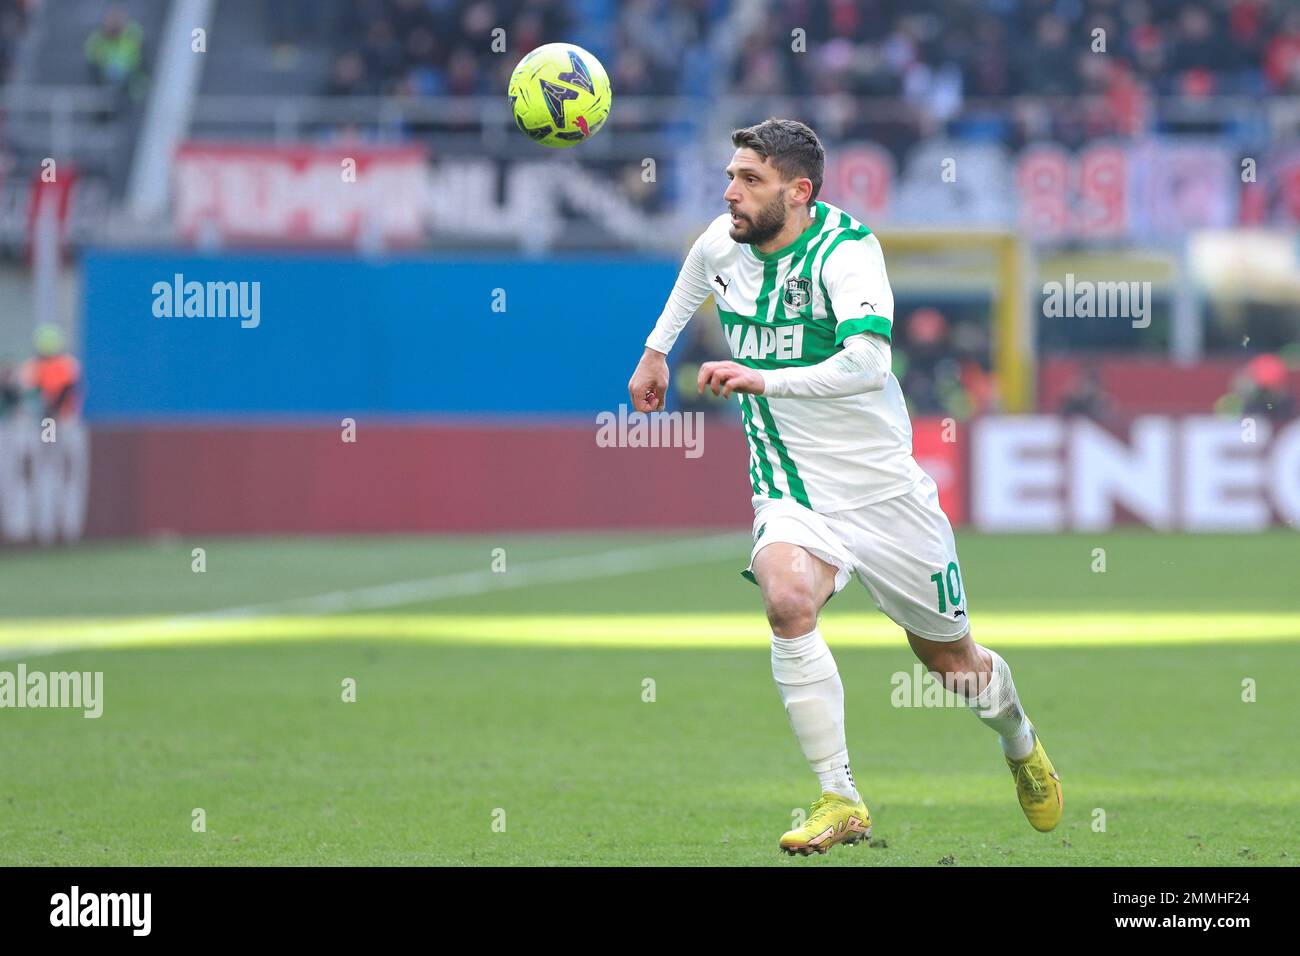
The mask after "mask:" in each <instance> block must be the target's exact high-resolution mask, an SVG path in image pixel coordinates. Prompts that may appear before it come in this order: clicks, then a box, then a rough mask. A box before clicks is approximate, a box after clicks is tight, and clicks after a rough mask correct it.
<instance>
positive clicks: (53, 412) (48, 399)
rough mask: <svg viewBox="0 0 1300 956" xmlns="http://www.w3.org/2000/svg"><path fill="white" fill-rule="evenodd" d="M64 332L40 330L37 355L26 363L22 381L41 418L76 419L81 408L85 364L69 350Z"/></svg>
mask: <svg viewBox="0 0 1300 956" xmlns="http://www.w3.org/2000/svg"><path fill="white" fill-rule="evenodd" d="M64 343H65V339H64V335H63V330H62V329H60V328H59V327H58V326H57V325H42V326H41V327H40V328H38V329H37V330H36V356H35V357H34V358H30V359H28V360H27V361H26V362H24V363H23V367H22V371H21V374H20V380H21V383H22V386H23V388H24V389H25V390H26V391H27V392H28V394H30V395H31V396H32V398H33V399H34V401H35V402H36V410H37V413H38V417H39V418H42V419H44V418H54V419H60V418H68V417H75V416H76V415H77V414H78V412H79V411H80V409H81V363H79V362H78V361H77V360H76V359H75V358H73V357H72V356H71V355H70V354H69V353H68V352H67V351H66V347H65V344H64Z"/></svg>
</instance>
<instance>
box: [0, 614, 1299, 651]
mask: <svg viewBox="0 0 1300 956" xmlns="http://www.w3.org/2000/svg"><path fill="white" fill-rule="evenodd" d="M973 627H974V633H975V636H976V639H977V640H979V641H981V642H982V643H985V644H989V645H992V646H994V647H1003V646H1008V647H1010V646H1015V647H1097V646H1123V645H1178V644H1209V643H1217V642H1224V641H1300V614H1226V613H1225V614H1181V613H1171V614H1159V613H1149V614H1144V613H1108V614H1068V613H1065V614H992V613H990V614H977V615H976V616H975V620H974V623H973ZM822 632H823V633H824V634H825V635H826V638H827V640H828V641H830V643H831V644H832V645H833V646H835V647H895V646H899V645H900V643H902V642H903V640H904V638H903V635H902V632H901V630H899V628H898V627H897V626H896V625H894V624H893V623H892V622H890V621H889V620H888V619H887V618H885V617H883V616H882V615H879V614H839V615H833V616H827V617H823V619H822ZM769 633H770V632H769V631H768V629H767V625H766V622H765V621H764V620H763V617H762V615H761V614H758V613H728V614H718V613H714V614H664V615H659V614H630V615H607V614H599V615H596V614H593V615H574V614H557V615H438V614H358V615H338V614H330V615H297V616H291V615H268V616H265V617H242V618H220V617H143V618H132V619H121V618H115V619H110V618H35V619H30V620H16V619H8V620H4V621H0V654H2V655H3V656H4V657H6V658H11V659H12V658H14V657H16V656H20V655H22V654H24V653H26V654H38V653H54V652H58V651H60V650H70V649H73V648H94V647H105V648H111V647H148V646H166V645H190V644H199V643H203V644H212V643H244V642H249V643H251V642H277V641H306V640H344V639H364V640H410V641H423V642H429V643H442V644H480V645H524V646H534V647H639V648H737V647H752V648H760V647H765V646H766V645H767V643H768V641H769Z"/></svg>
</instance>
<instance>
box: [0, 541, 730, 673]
mask: <svg viewBox="0 0 1300 956" xmlns="http://www.w3.org/2000/svg"><path fill="white" fill-rule="evenodd" d="M744 537H747V536H744ZM742 540H744V538H743V537H742V533H733V534H722V535H714V536H712V537H708V538H696V539H686V540H676V541H665V542H662V543H660V544H652V545H642V546H638V547H632V548H616V549H614V550H612V551H598V552H596V553H594V554H578V555H573V556H571V557H566V558H548V559H544V560H541V561H532V562H530V563H528V564H521V565H517V566H515V567H513V568H511V567H510V566H509V565H507V569H506V570H505V571H504V572H496V571H492V570H480V571H464V572H461V573H459V574H445V575H440V576H437V577H431V578H415V579H413V580H410V581H394V582H391V583H389V584H376V585H370V586H367V587H361V588H348V589H346V590H339V591H327V592H325V593H324V594H316V595H312V596H310V597H302V598H286V599H285V600H282V601H267V602H264V603H261V604H244V605H238V606H235V607H226V608H219V609H217V610H212V611H195V612H193V613H189V614H178V615H174V616H172V617H168V618H163V619H162V620H160V621H149V622H140V621H123V622H121V623H118V624H104V625H100V626H98V627H93V628H90V629H89V630H88V631H86V636H87V637H90V638H103V637H111V636H112V635H114V634H120V633H122V632H123V631H130V630H131V629H133V628H135V627H138V626H140V624H141V623H148V624H149V625H150V626H151V627H157V626H159V625H161V626H162V627H164V628H168V629H175V630H180V631H183V630H186V629H189V628H193V627H197V626H199V625H202V624H206V623H209V622H211V621H221V620H239V619H248V618H257V617H274V616H280V615H295V614H301V615H316V614H338V613H342V612H345V611H363V610H364V611H370V610H375V609H378V608H385V607H397V606H400V605H403V604H416V603H419V602H422V601H439V600H443V599H445V598H453V597H470V596H473V595H476V594H486V593H487V592H489V591H503V590H511V589H514V588H521V587H530V586H532V585H535V584H556V583H561V582H564V581H581V580H590V579H592V578H608V577H617V576H618V575H620V574H630V573H633V572H636V571H651V570H655V569H658V568H664V567H670V566H672V565H675V564H698V563H700V562H703V561H711V560H714V559H716V558H721V557H726V556H728V555H732V556H737V555H738V552H742V551H743V550H744V549H743V547H742V545H740V544H739V542H741V541H742ZM745 557H748V555H747V554H746V555H745ZM94 646H96V645H95V643H94V642H91V643H85V644H67V645H62V646H57V645H50V644H39V645H30V646H27V647H15V648H5V649H0V660H15V659H17V658H20V657H44V656H46V655H49V654H60V653H65V652H68V651H76V650H84V649H86V648H89V647H94Z"/></svg>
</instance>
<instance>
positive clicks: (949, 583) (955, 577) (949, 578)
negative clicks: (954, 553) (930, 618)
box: [930, 561, 961, 614]
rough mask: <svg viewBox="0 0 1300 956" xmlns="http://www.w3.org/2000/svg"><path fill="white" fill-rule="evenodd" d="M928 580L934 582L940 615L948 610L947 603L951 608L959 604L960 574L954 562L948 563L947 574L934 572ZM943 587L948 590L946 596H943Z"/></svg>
mask: <svg viewBox="0 0 1300 956" xmlns="http://www.w3.org/2000/svg"><path fill="white" fill-rule="evenodd" d="M930 580H931V581H933V582H934V589H935V590H936V591H938V592H939V613H940V614H943V613H944V612H945V611H947V610H948V603H949V602H951V603H952V606H953V607H956V606H957V605H958V604H960V603H961V572H960V571H958V570H957V562H956V561H949V562H948V570H947V572H944V571H936V572H934V574H932V575H930ZM945 586H946V587H947V589H948V593H947V595H946V596H945V594H944V588H945ZM945 597H946V600H945Z"/></svg>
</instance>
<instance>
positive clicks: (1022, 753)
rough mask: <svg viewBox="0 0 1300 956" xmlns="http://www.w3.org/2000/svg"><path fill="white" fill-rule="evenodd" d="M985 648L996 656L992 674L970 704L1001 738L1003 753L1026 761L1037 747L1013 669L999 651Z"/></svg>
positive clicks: (992, 655) (1014, 758)
mask: <svg viewBox="0 0 1300 956" xmlns="http://www.w3.org/2000/svg"><path fill="white" fill-rule="evenodd" d="M984 650H986V651H988V653H989V656H990V657H991V658H993V675H992V678H991V679H990V680H989V682H988V685H987V686H986V687H985V688H984V690H983V691H982V692H981V693H980V695H979V696H978V697H975V698H972V699H970V700H968V701H967V703H969V704H970V707H971V710H973V711H974V712H975V716H976V717H978V718H979V719H980V720H981V721H982V722H983V723H984V724H985V725H986V726H988V727H991V728H992V729H993V731H994V732H995V733H996V734H997V735H998V736H999V737H1000V738H1001V743H1002V752H1003V753H1005V754H1006V755H1007V756H1008V757H1010V758H1011V759H1012V760H1023V759H1024V758H1025V757H1028V756H1029V754H1030V753H1031V752H1032V751H1033V749H1034V732H1033V730H1031V729H1030V727H1029V718H1028V717H1026V716H1025V712H1024V710H1023V709H1022V708H1021V707H1020V697H1019V695H1017V694H1016V685H1015V683H1014V682H1013V681H1012V680H1011V668H1010V667H1008V666H1007V662H1006V661H1004V660H1003V659H1002V658H1001V657H999V656H998V654H997V652H996V651H991V650H989V649H988V648H987V647H986V648H984Z"/></svg>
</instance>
